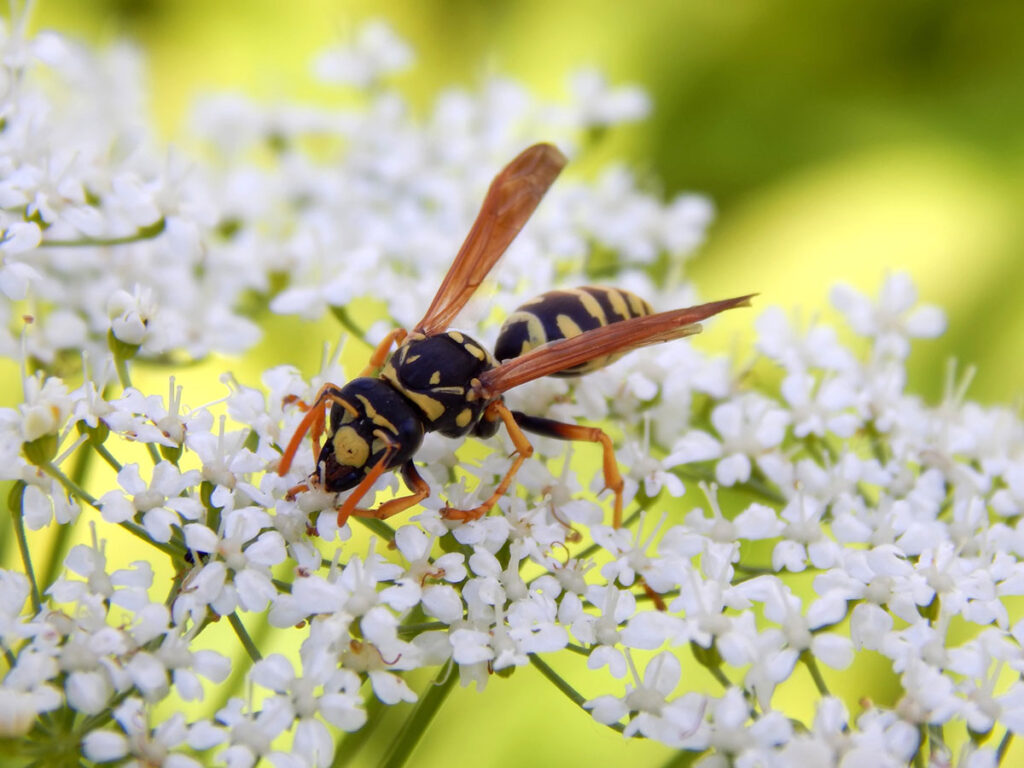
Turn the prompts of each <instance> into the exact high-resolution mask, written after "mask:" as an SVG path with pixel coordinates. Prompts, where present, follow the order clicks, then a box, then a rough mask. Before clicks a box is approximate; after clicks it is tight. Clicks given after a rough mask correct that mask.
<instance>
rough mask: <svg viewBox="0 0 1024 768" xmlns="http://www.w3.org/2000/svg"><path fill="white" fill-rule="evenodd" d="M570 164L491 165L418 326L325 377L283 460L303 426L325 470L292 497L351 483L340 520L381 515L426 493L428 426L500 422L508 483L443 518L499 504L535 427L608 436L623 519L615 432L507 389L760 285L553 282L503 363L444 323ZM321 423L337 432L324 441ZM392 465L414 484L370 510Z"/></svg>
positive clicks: (539, 150)
mask: <svg viewBox="0 0 1024 768" xmlns="http://www.w3.org/2000/svg"><path fill="white" fill-rule="evenodd" d="M565 164H566V159H565V157H564V155H562V153H561V152H559V151H558V149H557V148H556V147H554V146H552V145H551V144H535V145H534V146H532V147H529V148H528V149H526V150H524V151H523V152H522V153H520V154H519V155H518V156H517V157H516V158H515V159H514V160H513V161H512V162H511V163H509V164H508V165H507V166H506V167H505V168H504V169H503V170H502V171H501V172H500V173H499V174H498V175H497V176H496V177H495V179H494V181H493V182H491V186H490V188H489V189H488V191H487V195H486V197H485V198H484V202H483V205H482V206H481V208H480V213H479V214H477V218H476V221H475V222H474V223H473V226H472V228H471V229H470V231H469V235H468V236H467V237H466V240H465V242H464V243H463V244H462V247H461V248H460V249H459V252H458V254H457V255H456V256H455V261H454V262H453V263H452V266H451V267H450V268H449V270H448V274H447V275H445V278H444V280H443V281H442V283H441V287H440V288H439V289H438V292H437V294H436V295H435V296H434V299H433V301H432V302H431V304H430V307H429V308H428V309H427V313H426V314H425V315H424V316H423V319H422V320H420V321H419V323H417V324H416V326H415V327H414V328H413V329H412V331H410V332H406V331H405V330H403V329H396V330H394V331H392V332H391V333H389V334H388V335H387V336H386V337H385V338H384V340H383V341H381V343H380V344H379V345H378V346H377V348H376V349H375V350H374V352H373V354H372V355H371V357H370V362H369V364H368V365H367V367H366V369H365V370H364V371H363V372H362V374H361V375H360V376H359V377H358V378H356V379H353V380H352V381H350V382H349V383H348V384H346V385H345V386H343V387H339V386H337V385H335V384H325V385H324V386H323V387H322V388H321V389H320V392H319V393H318V394H317V397H316V399H315V400H314V402H313V404H312V406H311V407H310V408H309V410H308V412H307V413H306V415H305V417H304V418H303V419H302V421H301V422H300V424H299V426H298V428H297V429H296V431H295V434H294V435H293V436H292V439H291V441H290V442H289V443H288V446H287V448H286V449H285V451H284V453H283V454H282V456H281V460H280V463H279V464H278V470H277V471H278V474H280V475H284V474H286V473H287V472H288V469H289V467H291V463H292V460H293V459H294V457H295V453H296V451H297V450H298V447H299V444H300V443H301V441H302V438H303V437H304V436H305V434H306V433H307V432H311V433H312V437H313V452H314V457H315V458H316V467H317V468H316V470H315V471H314V472H313V473H312V474H311V475H310V476H309V477H308V478H307V479H306V481H305V482H304V483H302V484H300V485H297V486H295V487H294V488H292V489H291V490H290V491H289V496H294V494H296V493H299V492H301V491H305V490H309V489H310V488H318V489H321V490H324V491H328V492H341V491H347V490H349V489H352V493H351V494H349V496H348V497H347V498H346V499H345V501H344V502H343V503H342V504H341V506H340V507H339V508H338V525H339V526H341V525H344V523H345V521H346V520H347V519H348V517H349V516H350V515H358V516H366V517H376V518H380V519H385V518H388V517H391V516H392V515H395V514H397V513H399V512H402V511H404V510H406V509H409V508H410V507H413V506H415V505H416V504H418V503H419V502H421V501H422V500H423V499H425V498H427V496H429V495H430V487H429V486H428V485H427V483H426V481H424V480H423V478H422V477H421V476H420V474H419V472H418V471H417V470H416V465H415V463H414V461H413V457H414V455H415V453H416V451H417V449H418V448H419V447H420V444H421V442H422V441H423V435H424V434H425V433H426V432H440V433H441V434H442V435H445V436H447V437H462V436H464V435H469V434H472V435H474V436H476V437H482V438H486V437H491V436H493V435H494V434H496V433H497V431H498V429H499V427H500V426H502V425H504V427H505V429H506V430H507V432H508V435H509V437H510V438H511V440H512V444H513V445H514V446H515V453H514V454H513V458H512V463H511V465H510V467H509V469H508V471H507V472H506V473H505V475H504V477H503V478H502V480H501V482H500V483H499V484H498V486H497V488H495V490H494V492H493V493H492V494H491V495H490V497H488V498H487V499H486V500H485V501H484V502H483V503H482V504H480V505H478V506H476V507H474V508H472V509H453V508H451V507H445V508H444V510H443V514H444V516H445V517H447V518H449V519H454V520H475V519H477V518H479V517H481V516H482V515H484V514H486V513H487V512H488V511H489V510H490V509H491V508H492V507H493V506H494V505H495V504H496V503H497V501H498V499H500V498H501V497H502V496H503V495H504V494H505V493H506V492H507V491H508V489H509V487H510V486H511V484H512V481H513V478H514V477H515V475H516V472H518V470H519V468H520V467H521V466H522V464H523V462H524V461H526V460H527V459H528V458H529V457H530V456H531V455H532V453H533V446H532V445H531V444H530V441H529V439H528V438H527V437H526V435H525V433H524V430H527V431H530V432H535V433H537V434H540V435H544V436H548V437H554V438H558V439H561V440H582V441H587V442H593V443H599V444H600V445H601V448H602V451H603V471H604V481H605V489H606V490H611V491H612V493H613V494H614V496H615V502H614V518H613V524H614V525H615V527H619V526H620V525H621V523H622V489H623V481H622V476H621V475H620V474H619V469H618V464H617V463H616V460H615V451H614V447H613V445H612V441H611V438H609V437H608V435H607V434H605V432H604V431H602V430H601V429H598V428H597V427H586V426H581V425H577V424H566V423H563V422H558V421H553V420H551V419H545V418H540V417H537V416H530V415H528V414H525V413H521V412H519V411H512V410H510V409H509V408H508V407H506V405H505V403H504V400H503V398H502V394H503V393H504V392H507V391H508V390H510V389H512V388H513V387H518V386H519V385H520V384H525V383H526V382H528V381H532V380H534V379H538V378H540V377H542V376H548V375H551V374H561V375H579V374H581V373H585V372H587V371H589V370H593V369H594V368H598V367H601V366H603V365H606V364H607V363H609V362H611V360H613V359H615V358H617V357H618V356H619V355H622V354H624V353H625V352H628V351H629V350H632V349H636V348H637V347H642V346H646V345H648V344H657V343H659V342H663V341H669V340H671V339H678V338H681V337H683V336H689V335H692V334H695V333H699V332H700V330H701V326H700V325H699V322H700V321H701V320H704V319H705V318H708V317H711V316H712V315H715V314H717V313H719V312H722V311H724V310H726V309H732V308H734V307H740V306H749V303H750V298H751V296H752V295H753V294H751V295H748V296H740V297H737V298H733V299H726V300H724V301H715V302H711V303H709V304H702V305H700V306H696V307H688V308H686V309H675V310H671V311H668V312H659V313H653V312H652V311H651V308H650V305H648V304H647V302H645V301H643V300H642V299H640V298H639V297H637V296H635V295H633V294H632V293H629V292H628V291H623V290H620V289H615V288H597V287H586V288H580V289H575V290H574V291H561V292H559V291H552V292H549V293H546V294H544V295H543V296H541V297H539V298H538V299H535V300H534V301H532V302H528V303H527V304H525V305H523V306H522V307H520V308H519V310H517V311H516V312H515V313H513V315H512V316H510V318H509V321H508V322H506V324H505V326H503V329H502V331H501V333H500V334H499V339H498V344H497V347H496V348H497V350H498V352H499V354H500V355H501V356H508V357H509V358H510V359H508V360H504V361H502V362H499V361H498V359H496V358H495V356H494V355H492V354H491V352H489V351H488V350H487V348H486V347H484V346H483V345H482V344H480V343H479V342H477V341H475V340H473V339H472V338H470V337H469V336H467V335H465V334H463V333H461V332H459V331H453V330H448V326H449V325H450V324H451V322H452V320H454V318H455V316H456V315H457V314H458V313H459V311H460V310H461V309H462V308H463V307H464V306H465V304H466V302H467V301H469V299H470V297H471V296H472V295H473V293H474V291H476V289H477V287H478V286H479V285H480V283H481V282H482V281H483V280H484V278H485V277H486V276H487V274H488V273H489V272H490V270H491V268H492V267H493V266H494V265H495V263H497V261H498V259H499V258H500V257H501V255H502V254H503V253H504V252H505V250H506V249H507V248H508V246H509V245H510V244H511V242H512V240H514V239H515V237H516V235H517V234H518V233H519V231H520V230H521V229H522V228H523V226H524V225H525V224H526V222H527V220H528V219H529V218H530V216H531V215H532V214H533V212H534V210H536V208H537V205H538V204H539V203H540V200H541V198H542V197H543V196H544V194H545V192H547V190H548V188H549V187H550V186H551V184H552V183H553V182H554V180H555V178H556V177H557V176H558V174H559V173H560V172H561V170H562V168H563V167H564V166H565ZM392 346H395V350H394V352H393V353H392V352H391V348H392ZM328 408H329V409H330V415H329V417H328V415H327V410H328ZM325 427H326V432H327V435H326V437H327V439H326V442H324V444H323V447H320V439H321V437H322V436H323V435H324V430H325ZM393 469H397V470H398V471H399V472H400V473H401V475H402V478H403V479H404V480H405V483H406V486H407V487H408V489H409V491H410V493H409V494H408V495H406V496H400V497H397V498H394V499H391V500H390V501H386V502H384V503H383V504H381V505H380V506H378V507H377V508H376V509H363V508H360V507H359V502H360V501H361V500H362V498H363V496H365V495H366V493H367V492H369V490H370V488H371V487H372V486H373V484H374V483H375V482H376V481H377V479H378V478H379V477H380V476H381V475H382V474H383V473H385V472H387V471H389V470H393Z"/></svg>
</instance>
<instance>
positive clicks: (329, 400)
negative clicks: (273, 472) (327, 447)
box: [277, 382, 358, 476]
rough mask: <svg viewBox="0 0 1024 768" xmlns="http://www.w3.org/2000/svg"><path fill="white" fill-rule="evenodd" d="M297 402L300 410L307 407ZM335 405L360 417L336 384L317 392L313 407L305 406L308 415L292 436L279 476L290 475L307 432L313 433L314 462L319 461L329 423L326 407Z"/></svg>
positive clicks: (280, 466) (279, 465) (283, 454)
mask: <svg viewBox="0 0 1024 768" xmlns="http://www.w3.org/2000/svg"><path fill="white" fill-rule="evenodd" d="M297 402H299V403H301V405H300V406H299V407H300V408H302V407H303V406H305V403H302V401H301V400H299V401H297ZM335 403H337V404H338V405H340V406H341V407H342V408H344V409H345V410H347V411H349V412H351V413H353V414H354V415H358V413H357V411H356V410H355V408H354V407H353V406H352V404H351V403H350V402H348V401H347V400H344V399H342V397H341V390H340V389H338V386H337V385H336V384H331V383H330V382H328V383H327V384H324V385H323V386H322V387H320V391H319V392H317V394H316V399H315V400H313V405H310V406H305V410H306V415H305V416H303V417H302V421H300V422H299V426H298V427H297V428H296V429H295V434H294V435H292V439H291V440H290V441H289V442H288V447H287V448H285V449H284V453H282V454H281V460H280V461H279V462H278V464H277V474H279V475H281V476H284V475H285V474H287V473H288V470H289V469H290V468H291V466H292V461H294V459H295V454H296V452H298V450H299V443H301V442H302V438H303V437H305V436H306V433H307V432H312V433H313V461H316V460H317V458H318V457H319V456H320V437H321V436H322V435H323V433H324V424H325V423H326V421H327V415H326V408H325V406H327V405H328V404H331V405H333V404H335Z"/></svg>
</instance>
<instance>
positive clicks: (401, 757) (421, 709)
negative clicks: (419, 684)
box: [381, 664, 459, 768]
mask: <svg viewBox="0 0 1024 768" xmlns="http://www.w3.org/2000/svg"><path fill="white" fill-rule="evenodd" d="M458 678H459V672H458V670H457V669H455V667H454V665H453V664H446V665H444V666H443V667H441V668H440V669H439V670H438V672H437V676H436V677H435V678H434V680H433V682H431V684H430V686H429V687H428V688H427V690H426V691H425V692H424V693H423V695H422V696H420V699H419V701H417V702H416V705H415V706H414V707H413V710H412V714H411V715H409V718H408V719H407V720H406V721H405V722H404V723H403V724H402V729H401V730H400V731H399V732H398V737H397V738H396V739H395V741H394V742H393V743H392V745H391V749H389V750H388V753H387V755H385V757H384V760H383V761H382V762H381V766H382V768H401V766H403V765H405V763H406V761H407V760H408V759H409V756H410V755H411V754H412V752H413V750H414V749H416V745H417V744H419V741H420V739H421V738H422V737H423V734H425V733H426V732H427V728H429V727H430V722H431V721H432V720H433V719H434V716H435V715H436V714H437V713H438V710H440V709H441V705H442V704H444V700H445V699H447V698H448V694H449V693H451V690H452V688H454V687H455V681H456V680H458Z"/></svg>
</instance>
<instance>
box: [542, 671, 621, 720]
mask: <svg viewBox="0 0 1024 768" xmlns="http://www.w3.org/2000/svg"><path fill="white" fill-rule="evenodd" d="M530 663H531V664H533V666H534V667H536V668H537V670H538V671H539V672H540V673H541V674H542V675H544V677H546V678H547V679H548V682H550V683H551V684H552V685H554V686H555V688H557V689H558V690H560V691H561V692H562V693H564V694H565V696H566V698H568V699H569V701H571V702H572V703H573V704H575V705H576V706H577V707H579V708H580V709H583V711H584V712H586V713H587V714H588V715H589V714H590V712H589V711H588V710H586V709H584V708H583V704H584V702H586V699H585V698H583V696H582V694H580V692H579V691H577V690H576V689H575V688H573V687H572V686H571V685H569V683H567V682H566V681H565V680H564V679H563V678H562V677H561V676H560V675H559V674H558V673H557V672H555V670H553V669H552V668H551V667H549V666H548V665H547V663H546V662H545V661H543V660H542V659H541V658H540V656H538V655H537V654H535V653H531V654H530ZM608 727H609V728H611V729H612V730H613V731H618V732H619V733H622V732H623V731H624V730H626V727H625V726H624V725H623V724H622V723H614V724H612V725H609V726H608Z"/></svg>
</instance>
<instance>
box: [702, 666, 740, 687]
mask: <svg viewBox="0 0 1024 768" xmlns="http://www.w3.org/2000/svg"><path fill="white" fill-rule="evenodd" d="M704 669H706V670H707V671H708V672H710V673H711V676H712V677H713V678H715V682H717V683H718V684H719V685H720V686H722V688H723V689H724V690H726V691H727V690H729V689H730V688H733V687H734V686H735V685H736V683H734V682H733V681H732V680H730V679H729V678H728V677H727V676H726V674H725V672H723V671H722V668H721V667H704Z"/></svg>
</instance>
